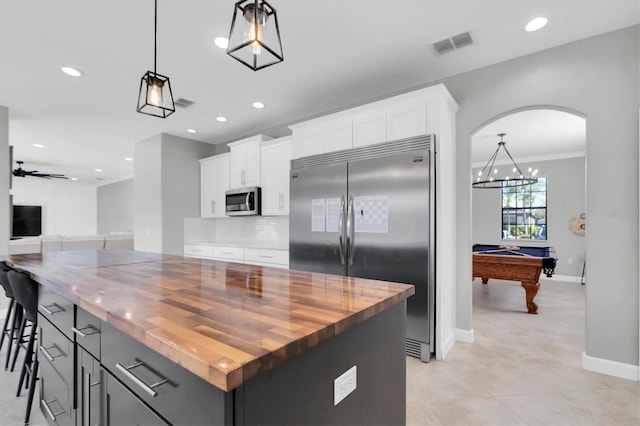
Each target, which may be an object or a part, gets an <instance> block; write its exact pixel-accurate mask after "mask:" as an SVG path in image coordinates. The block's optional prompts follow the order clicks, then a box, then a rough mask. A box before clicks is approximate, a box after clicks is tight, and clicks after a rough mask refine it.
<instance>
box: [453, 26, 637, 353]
mask: <svg viewBox="0 0 640 426" xmlns="http://www.w3.org/2000/svg"><path fill="white" fill-rule="evenodd" d="M638 41H639V32H638V26H633V27H629V28H626V29H622V30H619V31H615V32H611V33H608V34H604V35H600V36H597V37H593V38H589V39H585V40H580V41H577V42H574V43H570V44H567V45H564V46H560V47H557V48H554V49H549V50H546V51H543V52H539V53H536V54H532V55H528V56H525V57H522V58H518V59H514V60H511V61H507V62H504V63H501V64H497V65H493V66H490V67H486V68H483V69H479V70H475V71H472V72H468V73H465V74H461V75H458V76H454V77H451V78H448V79H446V80H443V81H442V82H443V83H444V84H445V85H446V86H447V88H448V89H449V91H450V92H451V94H452V95H453V97H454V98H455V99H456V100H457V101H458V103H459V104H460V109H459V110H458V114H457V116H456V121H457V123H456V129H457V163H456V173H457V181H456V196H457V205H458V209H457V212H456V215H457V216H456V220H457V231H458V232H457V241H456V242H457V258H458V259H457V261H458V275H457V277H458V278H457V287H456V292H457V293H456V296H457V303H456V316H457V318H456V321H457V328H460V329H463V330H470V329H472V325H473V324H472V318H471V313H472V304H471V302H472V301H471V294H472V293H471V282H472V281H471V252H470V247H471V244H472V239H471V218H472V211H471V185H470V179H471V178H470V170H471V160H470V151H471V149H470V140H471V136H472V135H473V133H474V132H475V131H477V130H478V129H479V128H480V127H482V126H484V125H485V124H487V123H488V122H491V121H494V120H495V119H497V118H499V117H501V116H503V115H505V114H507V113H509V112H512V111H516V110H519V109H522V108H527V107H532V106H555V107H558V108H559V109H564V110H568V111H571V112H575V113H577V114H579V115H582V116H584V117H585V118H586V135H587V150H586V151H587V198H586V199H587V209H586V213H587V229H588V233H587V237H586V244H587V250H586V251H587V258H588V259H589V283H588V285H587V288H586V345H585V346H586V348H585V352H586V354H587V355H589V356H592V357H596V358H601V359H606V360H612V361H618V362H621V363H625V364H631V365H638V108H639V98H638V92H639V90H640V88H639V87H638V75H639V66H638V64H639V62H640V58H639V50H640V49H639V48H638ZM612 247H615V250H613V249H612Z"/></svg>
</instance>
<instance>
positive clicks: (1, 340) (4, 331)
mask: <svg viewBox="0 0 640 426" xmlns="http://www.w3.org/2000/svg"><path fill="white" fill-rule="evenodd" d="M14 303H15V299H9V308H8V309H7V316H6V317H5V319H4V324H3V325H2V336H0V350H2V344H3V343H4V338H5V337H6V336H7V333H8V331H9V330H8V329H7V326H8V325H9V322H10V320H12V319H13V318H12V315H11V314H13V304H14Z"/></svg>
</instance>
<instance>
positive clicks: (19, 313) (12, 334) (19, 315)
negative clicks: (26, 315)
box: [4, 302, 22, 371]
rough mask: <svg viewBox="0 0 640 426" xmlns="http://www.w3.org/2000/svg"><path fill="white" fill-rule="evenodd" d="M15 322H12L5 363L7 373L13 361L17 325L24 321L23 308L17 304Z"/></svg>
mask: <svg viewBox="0 0 640 426" xmlns="http://www.w3.org/2000/svg"><path fill="white" fill-rule="evenodd" d="M13 308H14V309H13V320H12V321H11V331H10V332H9V347H8V348H7V360H6V361H5V363H4V369H5V371H6V370H8V369H9V360H10V359H11V347H12V345H13V340H14V339H15V334H16V328H17V325H18V324H19V323H20V322H21V321H22V306H21V305H19V304H18V303H17V302H16V303H15V305H14V307H13Z"/></svg>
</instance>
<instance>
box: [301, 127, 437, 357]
mask: <svg viewBox="0 0 640 426" xmlns="http://www.w3.org/2000/svg"><path fill="white" fill-rule="evenodd" d="M434 141H435V138H434V137H433V136H422V137H416V138H410V139H403V140H400V141H396V142H387V143H382V144H378V145H372V146H369V147H362V148H356V149H352V150H346V151H340V152H333V153H328V154H320V155H315V156H310V157H305V158H299V159H295V160H293V161H292V162H291V166H292V167H291V187H290V194H291V202H290V203H291V204H290V214H289V264H290V268H291V269H299V270H304V271H311V272H323V273H328V274H336V275H348V276H354V277H361V278H371V279H379V280H385V281H394V282H401V283H407V284H413V285H414V286H415V295H413V296H412V297H410V298H409V299H408V301H407V354H408V355H412V356H416V357H419V358H421V359H422V360H423V361H428V360H429V358H430V354H431V353H433V348H434V339H433V338H434V318H435V316H434V283H435V279H434V278H435V274H434V273H435V271H434V267H433V265H435V252H434V250H433V248H434V246H435V245H434V236H435V228H434V226H435V215H434V213H433V212H435V208H434V202H435V196H434V195H435V192H434V188H435V185H434V177H435V173H434V149H433V147H434Z"/></svg>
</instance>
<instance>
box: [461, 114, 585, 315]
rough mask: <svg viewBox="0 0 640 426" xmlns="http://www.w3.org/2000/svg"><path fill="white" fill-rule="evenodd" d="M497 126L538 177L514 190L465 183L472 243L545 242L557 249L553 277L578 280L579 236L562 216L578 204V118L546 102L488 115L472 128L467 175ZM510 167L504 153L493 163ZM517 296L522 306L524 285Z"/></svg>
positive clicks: (490, 146)
mask: <svg viewBox="0 0 640 426" xmlns="http://www.w3.org/2000/svg"><path fill="white" fill-rule="evenodd" d="M498 133H506V136H505V139H504V140H505V141H506V142H507V145H506V146H507V147H508V149H509V152H510V153H511V155H512V156H513V158H514V159H515V161H516V163H517V164H518V166H519V167H520V168H521V169H522V170H523V171H525V172H526V170H527V169H529V168H531V169H538V170H539V176H540V180H539V184H537V185H536V186H533V187H521V188H523V189H518V190H517V191H516V190H513V189H511V190H504V191H503V190H501V189H500V188H497V189H473V190H472V197H471V199H472V208H471V211H472V215H471V216H472V226H471V235H472V241H473V243H474V244H475V243H478V244H488V245H520V246H533V247H538V246H552V247H554V248H555V250H556V253H558V257H559V261H558V264H557V265H556V270H555V275H554V279H557V280H561V281H570V282H580V281H581V278H582V272H583V269H584V263H585V250H586V242H585V238H584V237H583V236H580V235H578V234H579V232H578V233H576V232H572V229H570V227H569V226H568V224H569V221H570V220H571V219H572V218H574V217H576V216H577V217H580V215H581V214H584V212H585V210H586V200H585V193H586V179H585V166H586V119H585V118H584V117H583V116H582V115H581V114H579V113H576V112H574V111H569V110H567V109H564V108H558V107H550V106H532V107H527V108H520V109H517V110H512V111H508V112H505V113H503V114H500V115H498V116H496V117H494V118H492V119H491V120H489V121H488V122H486V123H484V124H483V125H482V126H480V127H479V128H478V129H476V130H475V131H474V132H473V133H472V136H471V164H472V171H471V176H470V180H471V179H473V177H474V176H476V173H477V171H478V170H480V169H482V168H483V167H484V166H485V164H486V163H487V161H488V160H489V158H490V157H491V155H492V154H493V153H494V151H495V150H496V147H497V142H498V141H499V140H500V138H499V137H498V136H497V134H498ZM502 155H504V153H502ZM501 160H502V161H501ZM505 160H506V161H505ZM506 163H509V165H507V164H506ZM511 167H512V164H511V162H510V161H509V160H508V157H507V156H506V155H504V157H498V160H497V161H496V163H495V169H496V171H498V173H500V174H502V173H505V174H506V173H507V171H506V169H507V168H508V169H509V170H508V172H511V170H510V169H511ZM501 168H502V169H504V171H500V169H501ZM583 217H584V216H583ZM574 231H575V230H574ZM541 278H542V277H541ZM514 284H515V285H518V286H519V285H520V283H514ZM473 285H474V286H475V285H477V283H474V284H473ZM519 291H522V289H520V290H519ZM521 299H522V300H521V305H520V306H513V309H514V310H515V311H518V310H520V311H524V312H527V309H526V307H525V302H524V291H522V298H521ZM512 302H516V301H512ZM472 305H473V296H472ZM474 323H475V321H474Z"/></svg>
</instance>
